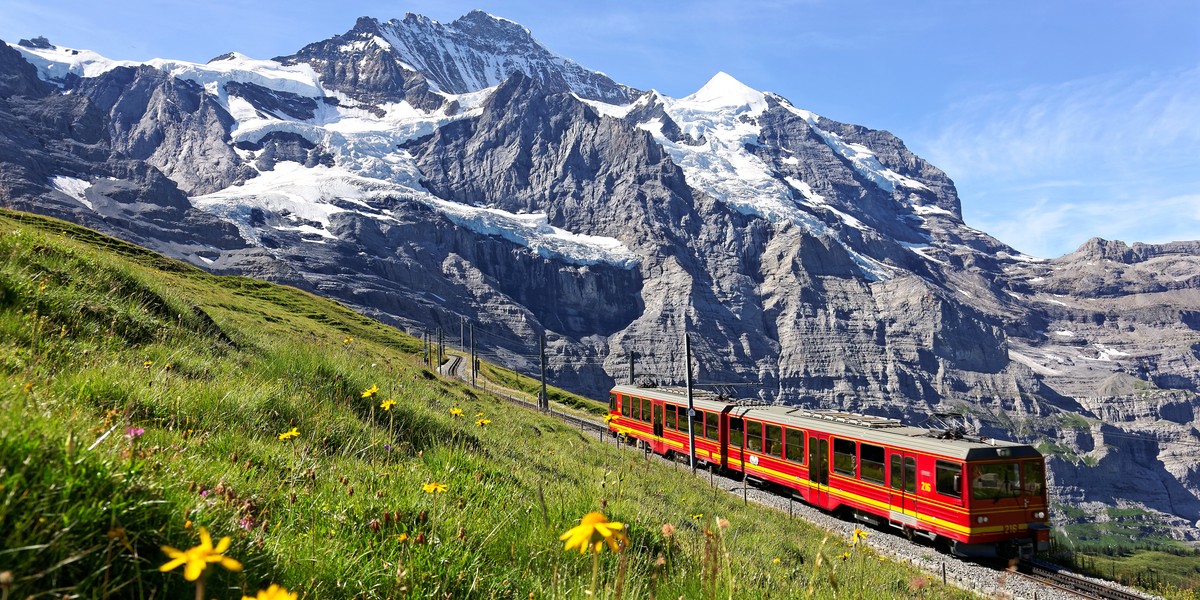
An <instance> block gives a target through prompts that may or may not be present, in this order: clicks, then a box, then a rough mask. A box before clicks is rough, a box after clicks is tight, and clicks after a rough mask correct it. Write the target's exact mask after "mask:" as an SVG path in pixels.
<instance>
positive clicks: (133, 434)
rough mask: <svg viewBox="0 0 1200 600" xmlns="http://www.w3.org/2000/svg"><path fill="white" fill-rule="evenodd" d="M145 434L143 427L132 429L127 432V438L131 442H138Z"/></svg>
mask: <svg viewBox="0 0 1200 600" xmlns="http://www.w3.org/2000/svg"><path fill="white" fill-rule="evenodd" d="M143 433H146V430H145V429H142V428H141V427H130V428H128V429H126V430H125V437H127V438H129V439H131V440H136V439H138V438H139V437H142V434H143Z"/></svg>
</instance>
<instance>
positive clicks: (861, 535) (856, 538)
mask: <svg viewBox="0 0 1200 600" xmlns="http://www.w3.org/2000/svg"><path fill="white" fill-rule="evenodd" d="M865 539H867V532H865V531H863V530H861V529H859V528H857V527H855V528H854V535H852V536H851V537H850V545H851V546H857V545H858V543H859V542H860V541H862V540H865Z"/></svg>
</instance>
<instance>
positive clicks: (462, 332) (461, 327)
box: [458, 315, 467, 352]
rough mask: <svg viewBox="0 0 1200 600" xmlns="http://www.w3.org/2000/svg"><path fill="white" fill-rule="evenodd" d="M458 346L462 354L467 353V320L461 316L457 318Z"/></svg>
mask: <svg viewBox="0 0 1200 600" xmlns="http://www.w3.org/2000/svg"><path fill="white" fill-rule="evenodd" d="M458 345H459V347H460V348H462V351H463V352H466V351H467V318H466V317H464V316H461V315H459V317H458Z"/></svg>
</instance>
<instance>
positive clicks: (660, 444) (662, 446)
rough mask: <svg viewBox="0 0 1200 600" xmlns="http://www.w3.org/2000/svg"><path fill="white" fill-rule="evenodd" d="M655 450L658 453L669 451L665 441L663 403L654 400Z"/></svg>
mask: <svg viewBox="0 0 1200 600" xmlns="http://www.w3.org/2000/svg"><path fill="white" fill-rule="evenodd" d="M653 425H654V437H655V438H656V439H655V440H654V441H653V447H654V451H655V452H657V453H658V454H666V453H667V443H666V442H665V441H663V405H662V402H659V401H655V402H654V422H653Z"/></svg>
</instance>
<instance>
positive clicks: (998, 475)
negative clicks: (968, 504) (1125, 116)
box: [971, 462, 1021, 500]
mask: <svg viewBox="0 0 1200 600" xmlns="http://www.w3.org/2000/svg"><path fill="white" fill-rule="evenodd" d="M1020 495H1021V467H1020V465H1018V464H1017V463H1015V462H1011V463H993V464H989V465H972V466H971V497H972V498H974V499H976V500H992V499H998V498H1016V497H1018V496H1020Z"/></svg>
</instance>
